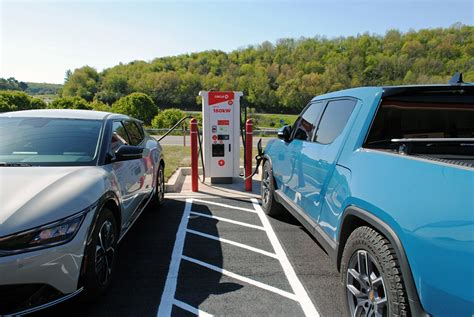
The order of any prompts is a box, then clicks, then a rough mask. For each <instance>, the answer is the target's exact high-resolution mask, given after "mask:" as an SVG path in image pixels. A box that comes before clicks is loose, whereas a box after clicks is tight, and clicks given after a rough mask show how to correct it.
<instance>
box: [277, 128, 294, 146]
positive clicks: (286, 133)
mask: <svg viewBox="0 0 474 317" xmlns="http://www.w3.org/2000/svg"><path fill="white" fill-rule="evenodd" d="M290 136H291V126H289V125H285V126H283V127H282V128H280V129H279V130H278V138H279V139H282V140H283V141H285V142H288V141H289V140H290Z"/></svg>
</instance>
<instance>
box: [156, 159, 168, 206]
mask: <svg viewBox="0 0 474 317" xmlns="http://www.w3.org/2000/svg"><path fill="white" fill-rule="evenodd" d="M164 172H165V169H164V166H163V163H160V167H159V168H158V172H156V187H155V195H154V197H153V203H154V206H155V207H160V206H161V205H162V204H163V200H164V199H165V173H164Z"/></svg>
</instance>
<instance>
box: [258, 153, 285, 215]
mask: <svg viewBox="0 0 474 317" xmlns="http://www.w3.org/2000/svg"><path fill="white" fill-rule="evenodd" d="M262 170H263V171H262V181H261V183H260V184H261V185H260V186H261V187H260V193H261V199H262V209H263V211H264V212H265V213H266V214H267V215H269V216H278V215H281V214H282V213H283V212H284V208H283V206H282V205H281V204H280V203H278V202H277V201H276V200H275V180H274V179H273V171H272V165H271V164H270V161H268V160H267V161H265V163H264V164H263V169H262Z"/></svg>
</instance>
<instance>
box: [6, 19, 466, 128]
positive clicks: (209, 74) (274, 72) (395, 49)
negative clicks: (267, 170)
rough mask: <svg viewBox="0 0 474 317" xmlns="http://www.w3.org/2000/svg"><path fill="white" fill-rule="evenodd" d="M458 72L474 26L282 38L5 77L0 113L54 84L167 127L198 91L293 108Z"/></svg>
mask: <svg viewBox="0 0 474 317" xmlns="http://www.w3.org/2000/svg"><path fill="white" fill-rule="evenodd" d="M456 71H461V72H463V73H464V79H465V81H473V82H474V27H473V26H466V25H460V24H456V25H453V26H452V27H450V28H437V29H423V30H419V31H410V32H407V33H401V32H399V31H397V30H390V31H388V32H386V34H385V35H383V36H381V35H371V34H361V35H358V36H349V37H339V38H332V39H327V38H324V37H319V36H316V37H314V38H301V39H281V40H278V41H277V42H276V43H270V42H264V43H261V44H259V45H254V46H248V47H246V48H242V49H238V50H234V51H232V52H229V53H226V52H222V51H217V50H213V51H205V52H200V53H192V54H183V55H178V56H172V57H163V58H156V59H154V60H152V61H148V62H146V61H134V62H131V63H128V64H119V65H117V66H114V67H112V68H108V69H105V70H103V71H101V72H98V71H97V70H96V69H94V68H93V67H90V66H84V67H81V68H78V69H75V70H74V71H70V70H69V71H67V72H66V77H65V82H64V85H63V86H62V87H60V86H58V85H51V86H45V85H44V84H38V85H40V86H37V85H32V83H23V82H19V81H17V80H16V79H14V78H9V79H0V90H8V91H0V112H1V111H8V109H10V110H12V109H16V110H20V109H24V107H26V105H27V104H28V102H29V104H30V105H31V107H36V108H37V107H43V106H44V107H46V104H45V103H44V102H41V100H39V101H38V100H37V99H36V98H31V97H28V96H27V95H26V94H25V93H23V92H20V91H25V92H29V93H30V94H33V93H35V92H37V91H40V90H41V89H53V90H54V91H55V92H57V94H59V96H60V97H61V98H58V99H55V100H53V101H51V102H50V103H49V104H48V107H50V108H60V109H64V108H72V109H94V110H102V111H114V112H120V113H125V114H129V115H132V116H135V117H137V118H139V119H141V120H143V121H144V122H145V123H147V124H150V123H152V125H153V126H155V127H158V128H161V127H167V126H164V125H165V123H166V124H169V123H170V122H168V121H169V120H168V119H169V118H171V117H173V116H176V113H177V112H176V111H169V112H166V114H167V115H166V116H164V115H163V114H162V115H161V116H160V117H159V118H156V116H159V115H160V112H161V113H162V111H163V110H164V109H167V108H179V109H181V110H200V98H198V97H197V95H198V92H199V91H200V90H211V89H214V90H241V91H243V92H244V96H245V97H244V104H246V105H247V106H249V107H250V108H252V111H253V112H267V113H286V114H291V113H298V112H299V111H300V110H301V109H302V108H303V107H304V106H305V105H306V104H307V102H308V101H309V100H310V99H311V98H312V97H313V96H315V95H319V94H322V93H326V92H330V91H334V90H340V89H344V88H350V87H358V86H380V85H400V84H432V83H434V84H437V83H446V82H447V81H448V79H449V78H450V77H451V76H452V75H453V74H454V72H456ZM41 85H42V86H41ZM12 90H15V91H14V92H10V91H12ZM18 90H19V91H18ZM42 92H44V90H42ZM15 102H20V103H21V104H19V105H16V104H14V103H15ZM168 114H169V115H168ZM165 117H166V118H165Z"/></svg>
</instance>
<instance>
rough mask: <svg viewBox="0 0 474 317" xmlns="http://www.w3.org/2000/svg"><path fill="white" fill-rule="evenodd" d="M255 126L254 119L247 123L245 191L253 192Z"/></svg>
mask: <svg viewBox="0 0 474 317" xmlns="http://www.w3.org/2000/svg"><path fill="white" fill-rule="evenodd" d="M252 137H253V124H252V119H248V120H247V122H246V123H245V177H246V179H245V190H246V191H248V192H251V191H252V178H251V177H249V176H250V175H251V174H252V148H253V140H252ZM247 177H249V178H247Z"/></svg>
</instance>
